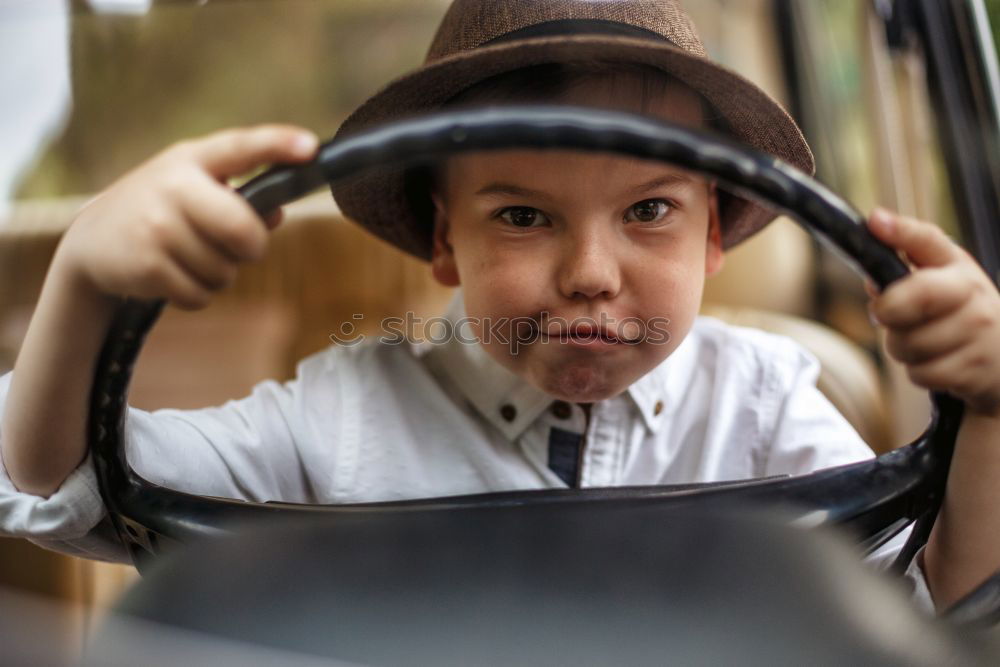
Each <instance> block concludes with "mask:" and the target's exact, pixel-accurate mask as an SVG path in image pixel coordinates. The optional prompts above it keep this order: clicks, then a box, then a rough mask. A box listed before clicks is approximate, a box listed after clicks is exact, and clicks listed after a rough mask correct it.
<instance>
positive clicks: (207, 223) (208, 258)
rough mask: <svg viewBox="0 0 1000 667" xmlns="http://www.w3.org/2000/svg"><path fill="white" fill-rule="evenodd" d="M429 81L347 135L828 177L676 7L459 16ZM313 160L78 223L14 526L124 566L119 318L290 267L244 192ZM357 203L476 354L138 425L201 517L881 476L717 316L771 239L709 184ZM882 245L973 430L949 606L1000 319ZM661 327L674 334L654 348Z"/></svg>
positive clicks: (126, 193) (176, 152)
mask: <svg viewBox="0 0 1000 667" xmlns="http://www.w3.org/2000/svg"><path fill="white" fill-rule="evenodd" d="M428 60H429V62H428V64H427V65H425V67H423V68H421V69H420V70H417V71H416V72H414V73H413V74H410V75H408V76H406V77H403V78H401V79H399V80H397V81H396V82H394V83H393V84H390V86H388V87H387V88H386V89H384V90H383V91H381V92H380V93H378V94H377V95H375V96H373V97H372V98H371V99H370V100H369V101H368V102H366V103H365V104H364V105H362V107H361V108H360V109H359V110H358V111H357V112H356V113H355V114H354V115H353V116H352V117H351V118H349V119H348V121H347V122H345V124H344V127H343V128H342V133H343V134H348V133H350V132H354V131H357V130H359V129H362V128H364V127H367V126H370V125H372V124H374V123H376V122H379V121H382V120H387V119H391V118H394V117H398V116H401V115H404V114H407V113H412V112H415V111H420V110H425V109H429V108H434V107H437V106H441V105H462V104H479V103H484V102H498V103H506V102H524V101H550V102H557V103H575V104H585V105H591V106H597V107H605V108H607V107H610V108H618V109H626V110H631V111H640V112H644V113H648V114H651V115H654V116H659V117H663V118H667V119H670V120H672V121H674V122H678V123H682V124H688V125H692V126H702V127H704V126H714V127H716V128H719V129H722V130H724V131H726V132H727V133H729V134H731V135H733V136H735V137H737V138H738V139H741V140H743V141H745V142H747V143H749V144H751V145H753V146H755V147H757V148H759V149H761V150H768V151H770V152H772V153H775V154H777V155H778V156H780V157H782V158H784V159H785V160H786V161H789V162H791V163H793V164H796V165H798V166H800V167H801V168H803V169H805V170H807V171H811V168H812V159H811V155H810V153H809V150H808V147H807V146H806V145H805V142H804V140H803V139H802V137H801V134H800V133H799V132H798V129H797V128H796V127H795V125H794V123H793V122H792V121H791V120H790V119H789V118H788V116H787V115H786V114H785V113H784V112H783V111H782V110H781V109H780V107H779V106H778V105H777V104H776V103H775V102H773V101H772V100H770V98H768V97H767V96H766V95H765V94H764V93H762V92H760V91H759V90H758V89H757V88H756V87H754V86H753V85H752V84H750V83H749V82H746V81H745V80H743V79H741V78H740V77H738V76H736V75H734V74H732V73H729V72H728V71H726V70H724V69H723V68H721V67H719V66H717V65H715V64H714V63H711V62H710V61H708V60H707V59H706V58H705V57H704V51H703V49H702V48H701V45H700V43H699V42H698V40H697V36H696V35H695V34H694V32H693V29H692V26H691V25H690V22H689V21H688V20H687V18H686V17H685V16H684V14H683V13H682V11H681V10H680V8H679V7H678V6H677V5H676V3H675V2H672V1H670V0H661V1H657V2H654V1H652V0H630V1H627V2H590V1H583V0H551V1H548V0H546V1H539V0H530V1H528V0H523V1H513V2H504V3H497V2H486V1H485V0H457V1H456V2H455V3H454V4H453V6H452V8H451V9H450V10H449V12H448V14H447V15H446V16H445V18H444V20H443V22H442V25H441V28H440V29H439V32H438V35H437V37H436V38H435V41H434V44H433V45H432V47H431V52H430V55H429V59H428ZM599 63H612V64H610V65H607V66H606V67H605V66H604V65H599ZM315 148H316V140H315V137H313V136H311V135H309V134H308V133H304V132H303V131H301V130H297V129H295V128H287V127H277V126H267V127H258V128H251V129H247V130H231V131H227V132H222V133H218V134H215V135H211V136H209V137H206V138H203V139H200V140H194V141H188V142H183V143H181V144H178V145H177V146H174V147H172V148H170V149H168V150H167V151H165V152H164V153H162V154H160V155H158V156H157V157H155V158H153V159H152V160H150V161H149V162H148V163H146V164H144V165H142V166H140V167H139V168H137V169H136V170H134V171H133V172H131V173H129V174H128V175H126V176H125V177H123V178H122V179H121V180H120V181H118V182H117V183H116V184H114V185H113V186H112V187H110V188H109V189H108V190H107V191H105V192H104V193H103V194H102V195H101V196H100V197H99V198H98V199H96V200H95V201H93V202H91V203H90V204H89V205H88V206H87V207H85V208H84V209H83V210H82V211H81V212H80V214H79V216H78V218H77V219H76V220H75V221H74V223H73V224H72V226H71V227H70V229H69V230H68V231H67V233H66V235H65V237H64V238H63V240H62V242H61V243H60V246H59V248H58V250H57V252H56V256H55V258H54V259H53V262H52V265H51V267H50V270H49V275H48V276H47V279H46V283H45V286H44V288H43V292H42V295H41V298H40V300H39V304H38V308H37V311H36V314H35V316H34V318H33V320H32V322H31V325H30V327H29V331H28V334H27V336H26V338H25V341H24V344H23V346H22V350H21V353H20V356H19V357H18V360H17V363H16V365H15V370H14V371H13V373H11V374H8V375H7V376H5V377H4V378H0V402H2V404H3V405H4V414H3V422H2V425H0V426H2V430H0V448H2V449H0V451H2V454H3V463H4V468H5V472H6V475H4V476H0V529H2V530H3V531H4V532H6V533H8V534H16V535H24V536H28V537H32V538H33V539H36V540H39V541H43V542H47V543H48V544H49V545H50V546H56V547H58V548H61V549H63V550H67V551H70V552H74V553H82V554H84V555H90V556H94V557H101V556H103V557H112V558H114V557H119V558H120V557H121V556H120V554H119V553H118V552H117V551H115V549H114V547H115V544H114V542H113V540H109V539H108V538H107V535H106V529H107V524H106V522H102V517H103V516H104V512H103V507H102V506H101V503H100V498H99V497H98V495H97V493H96V490H95V488H94V478H93V470H92V468H91V467H90V464H89V461H87V460H86V452H85V444H84V425H85V412H86V402H85V397H86V396H87V392H88V390H89V384H90V379H91V376H92V370H93V363H94V360H95V359H96V356H97V349H98V345H99V343H100V341H101V339H102V337H103V334H104V331H105V330H106V327H107V323H108V319H109V317H110V314H111V312H112V309H113V306H114V303H115V295H120V294H129V295H132V296H137V297H143V298H153V297H166V298H168V299H169V300H170V301H171V302H173V303H174V304H176V305H178V306H180V307H182V308H192V309H193V308H200V307H203V306H205V305H206V304H207V303H208V301H209V299H210V297H211V293H212V292H213V291H215V290H218V289H221V288H222V287H224V286H226V285H227V284H229V283H230V282H231V281H232V279H233V277H234V275H235V271H236V266H237V265H238V263H239V262H240V261H244V260H248V259H256V258H259V257H260V256H261V255H262V254H263V251H264V248H265V246H266V242H267V234H266V232H265V231H264V230H263V229H262V228H261V225H260V224H259V221H258V220H257V219H256V216H254V214H253V212H252V211H251V209H250V208H249V207H248V206H247V205H246V204H245V203H244V202H243V201H241V200H240V199H239V198H238V197H236V196H235V195H234V194H233V193H232V192H231V191H230V190H229V189H228V188H227V187H225V186H224V183H225V180H226V179H227V178H228V177H231V176H234V175H237V174H240V173H243V172H245V171H247V170H249V169H251V168H253V167H255V166H257V165H259V164H263V163H268V162H275V161H283V162H290V161H300V160H305V159H308V158H309V157H311V156H312V154H313V153H314V151H315ZM334 193H335V196H336V197H337V200H338V202H339V203H340V205H341V207H342V208H343V209H344V211H345V213H347V214H348V215H349V216H350V217H353V218H355V219H357V220H359V221H360V222H361V223H362V224H364V225H365V226H367V227H368V228H369V229H371V230H372V231H373V232H375V233H376V234H378V235H380V236H382V237H383V238H385V239H387V240H389V241H390V242H392V243H394V244H395V245H397V246H398V247H400V248H401V249H403V250H405V251H408V252H411V253H413V254H416V255H417V256H420V257H423V258H425V259H429V260H430V262H431V266H432V271H433V272H434V275H435V277H436V278H437V279H438V280H439V281H440V282H442V283H444V284H446V285H452V286H458V285H461V287H462V291H461V292H460V293H459V294H458V295H457V296H456V300H455V301H454V302H453V304H452V307H451V309H450V310H449V313H448V316H449V318H451V320H452V321H453V322H456V323H458V322H462V321H464V320H463V319H462V318H463V317H464V316H468V317H470V318H472V330H473V331H472V333H473V334H475V336H476V339H477V341H478V342H477V344H474V345H463V344H460V343H458V342H456V341H455V340H451V341H449V342H448V343H446V344H444V345H441V346H433V347H431V348H430V349H428V348H427V347H426V346H425V347H421V348H416V349H411V348H409V347H402V346H390V345H361V346H356V347H351V348H329V349H327V350H324V351H321V352H319V353H317V354H315V355H313V356H311V357H309V358H307V359H305V360H303V361H302V362H301V363H300V365H299V368H298V376H297V378H296V379H295V380H294V381H292V382H289V383H286V384H284V385H278V384H277V383H274V382H264V383H261V384H259V385H258V386H257V387H255V389H254V392H253V394H252V395H251V396H249V397H247V398H246V399H243V400H241V401H231V402H229V403H227V404H226V405H224V406H220V407H218V408H207V409H204V410H198V411H188V412H183V411H176V410H162V411H157V412H155V413H145V412H143V411H140V410H131V411H130V413H129V423H128V429H129V430H128V437H129V460H130V463H131V464H132V466H133V467H134V468H135V469H136V470H137V471H138V472H139V473H140V474H142V475H143V476H145V477H147V478H148V479H150V480H151V481H154V482H158V483H163V484H166V485H168V486H172V487H175V488H180V489H183V490H188V491H191V492H194V493H203V494H208V495H218V496H230V497H241V498H247V499H251V500H271V499H280V500H286V501H292V502H327V503H329V502H351V501H360V500H383V499H391V498H401V497H420V496H436V495H447V494H451V493H471V492H475V491H490V490H504V489H516V488H538V487H546V486H549V487H556V486H561V485H568V486H601V485H621V484H664V483H672V482H685V481H711V480H719V479H733V478H744V477H750V476H755V475H766V474H778V473H804V472H808V471H810V470H813V469H816V468H821V467H827V466H830V465H836V464H839V463H845V462H849V461H853V460H857V459H860V458H864V457H866V456H868V455H869V454H870V452H868V451H867V449H866V448H865V447H864V445H863V443H862V442H861V441H860V439H859V438H858V437H857V435H856V434H855V433H854V432H853V431H852V430H851V429H850V427H849V426H847V424H846V422H845V421H844V420H843V418H842V417H840V416H839V415H837V414H836V412H835V410H833V409H832V407H831V406H830V405H829V403H828V402H826V401H825V400H824V399H823V398H822V397H821V396H820V395H819V394H818V392H817V391H816V389H815V387H814V386H813V383H814V380H815V376H816V372H817V369H816V363H815V361H814V360H813V359H811V358H810V357H808V356H807V355H805V354H804V353H802V352H801V351H799V350H798V349H797V348H795V347H793V346H789V345H788V342H787V341H786V340H784V339H781V338H779V337H774V336H767V335H764V334H761V333H759V332H753V331H751V330H745V329H738V328H734V327H727V326H725V325H722V324H721V323H718V322H716V321H713V320H709V319H699V320H696V318H695V315H696V313H697V310H698V305H699V303H700V299H701V290H702V286H703V282H704V276H705V275H708V274H711V273H714V272H715V271H717V270H718V269H719V268H721V266H722V262H723V250H724V249H725V248H728V247H731V246H732V245H734V244H735V243H738V242H739V241H740V240H742V239H744V238H746V237H747V236H748V235H750V234H752V233H753V232H755V231H757V230H758V229H760V228H761V227H762V226H763V225H764V224H766V223H767V222H768V221H769V219H770V218H771V217H772V214H770V213H768V212H767V211H766V210H764V209H762V208H760V207H758V206H756V205H753V204H751V203H749V202H746V201H743V200H740V199H738V198H736V197H733V196H731V195H728V194H726V193H723V192H717V191H716V189H715V187H714V184H712V183H706V182H704V181H703V180H701V179H698V178H696V177H693V176H691V175H690V174H686V173H684V172H682V171H680V170H677V169H672V168H670V167H667V166H663V165H659V164H650V163H644V162H641V161H636V160H627V159H624V158H620V157H615V156H607V155H594V154H587V155H583V154H576V153H569V152H561V151H545V152H534V151H502V152H497V153H491V154H481V155H478V154H477V155H464V156H461V157H457V158H455V159H452V160H450V161H448V163H447V164H446V165H445V166H444V167H443V168H442V169H440V170H438V171H437V172H436V173H433V174H430V176H429V178H428V177H427V175H426V174H423V175H421V174H420V173H398V172H394V171H391V170H383V171H380V172H376V173H374V174H365V175H362V176H360V177H359V178H356V179H353V180H352V181H351V182H350V183H348V184H345V185H339V186H337V187H336V188H335V190H334ZM277 223H278V219H277V217H274V218H272V219H270V220H269V221H268V227H273V226H274V225H276V224H277ZM870 224H871V228H872V230H873V232H874V233H876V234H877V235H878V236H879V237H880V238H881V239H883V240H884V241H885V242H886V243H888V244H890V245H892V246H893V247H896V248H898V249H899V250H901V251H903V252H905V253H906V254H907V256H908V258H909V259H910V261H911V262H912V263H913V264H914V265H915V266H916V267H917V268H918V271H917V272H916V273H915V275H913V276H911V277H909V278H907V279H906V280H903V281H901V282H900V283H898V284H896V285H893V286H892V288H890V289H889V290H887V291H886V293H885V294H883V295H875V296H873V313H874V314H875V316H876V317H878V318H879V320H880V321H881V322H882V323H883V324H885V325H886V326H888V327H889V329H890V335H889V349H890V351H891V352H892V354H894V356H896V357H897V358H899V359H901V360H902V361H903V362H905V363H907V364H908V365H909V368H910V373H911V377H913V379H914V380H915V381H917V382H918V383H920V384H922V385H923V386H927V387H931V388H935V389H943V390H949V391H952V392H953V393H955V394H956V395H958V396H959V397H961V398H962V399H964V400H965V402H966V404H967V411H966V418H965V421H964V422H963V426H962V431H961V433H960V438H959V442H958V445H957V450H956V455H955V461H954V463H953V467H952V471H951V477H950V479H949V490H948V493H947V496H946V500H945V505H944V507H943V510H942V514H941V517H940V519H939V521H938V524H937V526H936V527H935V530H934V533H933V535H932V536H931V540H930V542H929V543H928V546H927V548H926V549H925V550H924V551H923V552H922V553H921V554H920V556H919V557H918V558H917V559H915V560H914V563H913V564H911V567H910V569H909V571H908V575H909V576H910V577H911V579H912V580H913V581H914V583H915V584H916V585H917V595H918V597H919V598H920V599H921V600H923V601H924V603H925V604H927V605H928V606H930V605H931V604H932V602H931V596H933V604H936V606H937V607H938V608H945V607H947V606H948V605H949V604H950V603H951V602H953V601H955V600H956V599H958V598H959V597H960V596H961V595H962V594H964V593H965V592H966V591H968V590H969V589H970V588H971V587H973V586H974V585H975V584H976V583H978V582H979V581H981V580H983V579H984V578H985V577H987V576H989V575H990V574H992V573H993V572H994V571H996V569H997V567H998V565H1000V525H998V524H1000V519H998V513H996V512H995V511H993V510H994V508H995V507H996V506H997V501H998V500H1000V497H998V496H1000V491H998V490H997V489H998V486H997V485H996V484H995V482H994V481H993V480H995V478H996V476H997V474H1000V407H998V406H1000V368H998V363H1000V362H998V361H997V360H998V359H1000V349H998V348H1000V335H998V334H1000V296H998V295H997V292H996V289H995V288H994V287H993V285H992V284H991V283H990V281H989V279H988V278H987V277H986V276H985V275H984V274H983V273H982V271H981V270H979V268H978V267H977V266H976V264H975V262H974V261H973V260H972V259H971V258H970V257H969V256H968V255H967V254H966V253H964V252H963V251H961V250H960V249H959V248H958V247H957V246H955V245H954V244H952V243H951V242H950V241H949V240H947V239H946V238H945V237H944V236H943V235H942V234H940V232H938V231H936V228H934V227H933V226H931V225H929V224H926V223H918V222H915V221H912V220H908V219H905V218H900V217H897V216H894V215H891V214H889V213H887V212H884V211H876V213H875V214H873V216H872V218H871V222H870ZM497 320H503V321H516V322H527V323H529V324H530V326H531V329H532V331H531V333H532V336H530V337H527V338H523V340H524V341H525V342H524V344H523V345H521V346H520V347H519V348H517V349H512V348H511V347H510V346H509V345H505V344H503V342H502V341H498V340H495V339H489V337H488V336H487V333H488V332H489V327H488V326H485V325H486V323H487V322H488V321H497ZM664 321H666V322H667V327H666V333H667V334H668V335H667V336H664V337H660V338H659V339H655V340H654V339H653V338H652V337H649V336H647V335H646V334H647V333H648V332H649V331H650V330H651V329H652V326H651V325H652V324H653V323H654V322H656V323H662V322H664ZM563 322H566V323H568V326H563ZM637 323H638V325H639V326H638V328H636V327H635V326H633V325H636V324H637ZM66 332H72V335H71V336H67V335H66ZM518 339H519V340H522V337H521V336H520V335H519V337H518ZM81 462H82V463H81ZM882 557H883V558H884V557H886V554H882ZM928 587H929V591H928Z"/></svg>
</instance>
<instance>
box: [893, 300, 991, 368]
mask: <svg viewBox="0 0 1000 667" xmlns="http://www.w3.org/2000/svg"><path fill="white" fill-rule="evenodd" d="M964 310H968V309H964ZM962 312H963V311H960V312H959V313H958V314H956V315H953V316H951V317H939V318H938V319H936V320H932V321H930V322H928V323H926V324H924V325H922V326H918V327H914V328H912V329H889V331H888V333H887V334H886V338H885V346H886V350H887V351H888V352H889V354H890V355H891V356H892V358H893V359H896V360H897V361H899V362H901V363H904V364H923V363H925V362H928V361H931V360H933V359H937V358H938V357H942V356H945V355H947V354H950V353H951V352H954V351H955V350H957V349H959V348H960V347H962V346H964V345H968V344H969V342H970V341H972V340H973V338H974V337H975V334H976V327H975V326H974V325H973V324H971V323H970V322H969V321H967V320H968V318H967V317H963V316H962Z"/></svg>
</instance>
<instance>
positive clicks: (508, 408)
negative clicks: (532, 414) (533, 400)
mask: <svg viewBox="0 0 1000 667" xmlns="http://www.w3.org/2000/svg"><path fill="white" fill-rule="evenodd" d="M500 416H501V417H503V418H504V419H505V420H507V421H509V422H512V421H514V419H516V418H517V408H515V407H514V406H513V405H511V404H510V403H506V404H504V405H503V406H502V407H501V408H500Z"/></svg>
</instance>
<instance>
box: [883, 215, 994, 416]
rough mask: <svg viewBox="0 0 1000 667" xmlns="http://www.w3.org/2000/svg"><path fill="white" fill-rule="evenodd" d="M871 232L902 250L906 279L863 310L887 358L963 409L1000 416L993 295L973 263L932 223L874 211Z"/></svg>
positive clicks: (962, 250)
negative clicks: (882, 338)
mask: <svg viewBox="0 0 1000 667" xmlns="http://www.w3.org/2000/svg"><path fill="white" fill-rule="evenodd" d="M868 227H869V229H870V230H871V231H872V233H873V234H874V235H875V236H876V237H878V238H879V239H881V240H882V241H883V242H885V243H886V244H887V245H889V246H891V247H893V248H895V249H896V250H900V251H902V252H903V253H905V257H906V259H908V260H909V262H910V264H911V265H912V266H913V267H914V271H913V273H912V274H911V275H909V276H907V277H905V278H904V279H902V280H899V281H897V282H895V283H893V284H892V285H890V286H889V287H888V288H887V289H886V290H885V291H884V292H883V293H882V294H881V295H878V294H877V292H876V291H875V290H874V288H873V286H872V285H871V284H869V286H868V287H869V295H870V296H871V297H872V300H871V302H870V303H869V310H870V311H871V314H872V315H873V317H874V318H875V319H876V320H877V321H878V322H879V323H881V324H883V325H885V326H886V328H887V329H888V336H887V339H886V347H887V348H888V351H889V354H890V355H892V357H894V358H895V359H897V360H899V361H900V362H902V363H904V364H906V367H907V371H908V372H909V376H910V379H911V380H913V382H914V383H916V384H918V385H920V386H922V387H925V388H927V389H935V390H942V391H948V392H950V393H951V394H953V395H955V396H957V397H958V398H960V399H962V400H963V401H964V402H965V403H966V406H967V410H971V411H972V412H975V413H978V414H981V415H983V416H988V417H994V418H996V417H1000V293H998V292H997V289H996V287H995V286H994V285H993V283H992V282H991V281H990V279H989V278H988V277H987V275H986V273H985V272H983V270H982V269H981V268H980V266H979V264H977V263H976V261H975V260H974V259H973V258H972V256H971V255H969V253H967V252H966V251H965V250H964V249H962V248H961V247H960V246H958V245H956V244H955V243H954V242H952V240H951V239H949V238H948V237H947V236H945V234H944V233H943V232H942V231H941V230H940V229H939V228H938V227H936V226H935V225H933V224H931V223H927V222H920V221H918V220H914V219H912V218H906V217H903V216H900V215H897V214H895V213H891V212H889V211H886V210H884V209H876V210H875V211H874V212H873V213H872V216H871V218H870V219H869V221H868Z"/></svg>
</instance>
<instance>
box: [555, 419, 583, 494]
mask: <svg viewBox="0 0 1000 667" xmlns="http://www.w3.org/2000/svg"><path fill="white" fill-rule="evenodd" d="M582 444H583V435H581V434H580V433H573V432H572V431H564V430H563V429H561V428H556V427H554V426H553V427H552V430H551V431H550V432H549V469H550V470H551V471H552V472H554V473H555V474H557V475H559V479H561V480H562V481H564V482H566V485H567V486H570V487H573V488H577V487H579V486H580V484H579V473H580V447H581V445H582Z"/></svg>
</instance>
